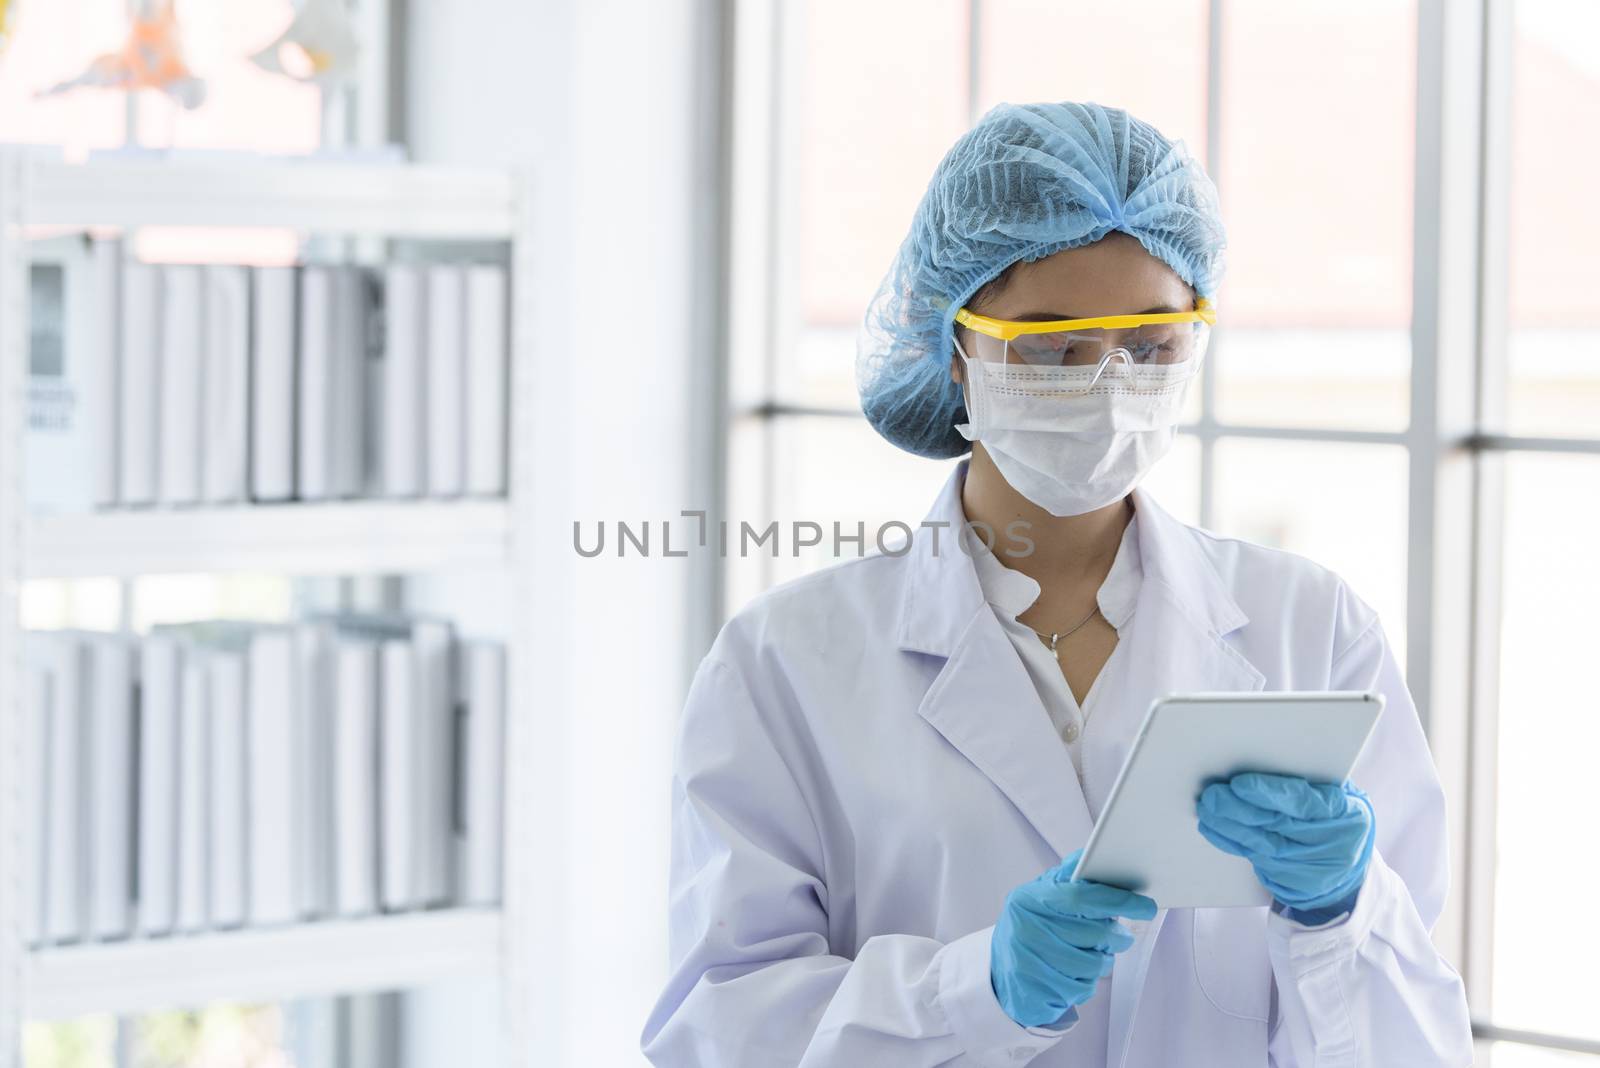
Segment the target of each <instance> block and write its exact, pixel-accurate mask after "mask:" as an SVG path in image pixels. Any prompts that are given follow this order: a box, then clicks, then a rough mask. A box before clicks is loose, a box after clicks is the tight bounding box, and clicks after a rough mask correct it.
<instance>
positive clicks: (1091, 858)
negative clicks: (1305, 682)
mask: <svg viewBox="0 0 1600 1068" xmlns="http://www.w3.org/2000/svg"><path fill="white" fill-rule="evenodd" d="M1382 710H1383V697H1382V695H1380V694H1371V693H1333V692H1327V693H1212V694H1190V695H1187V696H1183V697H1164V698H1161V699H1160V700H1158V701H1156V702H1155V703H1154V704H1152V705H1151V706H1150V712H1149V714H1148V715H1146V716H1145V719H1144V725H1143V726H1142V727H1140V728H1139V734H1138V737H1136V738H1135V739H1134V742H1133V747H1132V748H1131V749H1129V750H1128V759H1127V760H1125V761H1123V764H1122V770H1121V771H1120V772H1119V773H1118V774H1117V781H1116V782H1115V783H1114V784H1113V785H1112V787H1111V795H1110V797H1109V798H1107V800H1106V805H1105V808H1104V809H1103V810H1102V811H1101V813H1100V819H1099V821H1098V822H1096V823H1095V825H1094V830H1093V831H1092V832H1091V833H1090V835H1089V843H1088V845H1086V846H1084V849H1083V856H1082V858H1080V859H1079V861H1078V867H1077V870H1076V872H1075V877H1077V878H1081V879H1089V880H1092V881H1094V882H1098V883H1107V884H1109V885H1111V886H1121V887H1125V888H1127V889H1129V890H1137V891H1138V892H1139V893H1141V894H1144V895H1146V896H1147V897H1152V898H1154V899H1155V902H1156V904H1157V905H1158V906H1160V907H1162V908H1236V907H1244V906H1254V905H1265V904H1268V903H1270V902H1271V900H1272V898H1271V896H1270V895H1269V894H1268V893H1267V892H1266V891H1265V890H1264V889H1262V887H1261V884H1260V883H1259V882H1257V881H1256V876H1255V872H1254V870H1252V869H1251V867H1250V862H1249V861H1247V860H1245V859H1244V858H1243V857H1235V856H1232V855H1230V854H1227V853H1224V852H1222V850H1220V849H1218V848H1217V847H1216V846H1214V845H1212V844H1211V843H1210V842H1208V841H1206V840H1205V838H1204V837H1202V836H1201V834H1200V831H1199V829H1198V822H1199V817H1198V815H1197V813H1196V809H1195V803H1196V801H1198V800H1199V798H1200V791H1202V790H1203V789H1205V787H1206V786H1207V785H1208V784H1210V783H1213V782H1218V781H1222V780H1226V779H1229V778H1231V777H1232V776H1234V775H1235V774H1237V773H1239V772H1242V771H1269V772H1276V773H1277V774H1280V775H1299V776H1302V777H1304V778H1306V779H1309V780H1310V781H1312V782H1343V781H1344V779H1345V778H1346V777H1347V776H1349V774H1350V769H1351V768H1352V767H1353V766H1354V765H1355V762H1356V757H1358V756H1359V755H1360V754H1361V748H1362V746H1364V745H1365V744H1366V741H1367V736H1368V735H1370V734H1371V733H1372V728H1373V725H1374V724H1375V723H1377V721H1378V713H1379V712H1381V711H1382ZM1356 785H1358V786H1359V785H1360V784H1359V783H1357V784H1356Z"/></svg>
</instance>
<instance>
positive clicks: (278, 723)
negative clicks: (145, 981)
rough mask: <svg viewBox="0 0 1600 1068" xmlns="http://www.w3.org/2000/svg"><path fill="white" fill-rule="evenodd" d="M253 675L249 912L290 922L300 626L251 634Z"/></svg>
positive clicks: (259, 922)
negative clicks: (296, 632) (296, 641)
mask: <svg viewBox="0 0 1600 1068" xmlns="http://www.w3.org/2000/svg"><path fill="white" fill-rule="evenodd" d="M247 674H248V680H249V681H248V684H247V690H248V693H249V699H248V702H247V705H246V710H245V723H246V727H245V737H246V738H247V740H248V741H247V744H248V766H247V769H246V772H245V781H246V782H247V783H248V784H249V793H248V798H249V801H248V806H247V812H248V821H247V822H248V825H247V827H246V831H245V838H246V840H247V841H248V843H249V852H248V854H247V858H248V859H247V861H246V871H247V872H248V880H249V883H248V885H249V890H248V893H247V901H248V905H249V908H248V915H249V919H250V923H251V924H253V925H255V926H269V925H272V924H280V923H289V922H291V921H292V920H294V919H295V917H296V912H297V910H296V904H295V889H296V883H297V872H296V870H295V868H296V866H295V842H294V829H295V826H296V824H297V822H298V821H297V819H296V816H295V811H294V809H295V804H296V802H297V800H298V798H297V797H296V796H295V790H294V786H295V781H294V780H295V771H294V757H295V738H294V727H295V720H296V718H297V713H296V711H295V708H294V704H295V695H296V688H297V682H296V679H295V649H294V632H293V631H292V630H290V629H288V628H279V627H270V628H262V629H260V630H257V631H256V633H255V634H254V635H253V636H252V638H251V640H250V663H249V668H248V671H247Z"/></svg>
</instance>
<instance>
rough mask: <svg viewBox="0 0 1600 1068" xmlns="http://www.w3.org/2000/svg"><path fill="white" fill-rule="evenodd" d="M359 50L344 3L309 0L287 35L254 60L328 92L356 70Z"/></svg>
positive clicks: (341, 1) (298, 12) (269, 68)
mask: <svg viewBox="0 0 1600 1068" xmlns="http://www.w3.org/2000/svg"><path fill="white" fill-rule="evenodd" d="M359 51H360V48H359V45H358V43H357V41H356V31H355V27H354V26H352V25H351V22H350V13H349V11H348V10H347V9H346V8H345V6H344V3H343V0H305V3H304V4H303V5H302V6H301V8H300V10H299V11H297V12H296V13H295V16H294V21H293V22H291V23H290V24H289V28H288V29H286V30H284V31H283V35H282V36H281V37H279V38H278V39H277V40H276V41H274V42H272V43H271V44H270V45H268V46H267V47H266V48H263V49H262V50H261V51H259V52H257V53H256V54H255V55H253V56H251V57H250V59H251V61H252V62H254V63H255V64H256V65H257V66H259V67H261V68H262V69H263V70H269V71H271V72H272V73H274V74H281V75H283V76H284V77H286V78H293V79H294V80H295V81H298V82H310V83H313V84H316V85H319V86H321V87H322V88H324V89H326V88H328V87H329V86H331V85H334V84H336V83H338V82H340V81H343V80H344V79H345V78H346V77H348V76H349V75H350V74H351V73H353V72H354V71H355V66H356V56H357V54H358V53H359Z"/></svg>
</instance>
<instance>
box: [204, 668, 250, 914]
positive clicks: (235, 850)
mask: <svg viewBox="0 0 1600 1068" xmlns="http://www.w3.org/2000/svg"><path fill="white" fill-rule="evenodd" d="M208 663H209V667H210V672H209V676H210V677H209V680H208V681H209V686H208V689H209V691H210V693H209V698H210V716H209V718H210V721H211V723H210V726H211V732H210V733H211V753H210V757H211V760H210V764H211V766H210V775H209V780H210V781H209V785H210V788H211V820H210V823H211V826H210V841H209V842H208V843H207V847H208V850H207V851H208V852H209V854H210V869H211V870H210V873H209V875H210V878H209V883H210V897H211V900H210V904H211V916H210V921H211V925H212V926H213V927H237V926H238V925H240V924H242V923H243V922H244V919H245V892H246V891H245V864H246V860H245V858H246V852H245V835H246V807H247V804H248V802H247V799H246V795H245V781H246V776H247V775H248V768H247V764H246V761H245V699H246V691H245V675H246V668H245V654H244V653H243V652H240V651H238V650H235V649H214V650H212V651H211V652H210V654H209V657H208Z"/></svg>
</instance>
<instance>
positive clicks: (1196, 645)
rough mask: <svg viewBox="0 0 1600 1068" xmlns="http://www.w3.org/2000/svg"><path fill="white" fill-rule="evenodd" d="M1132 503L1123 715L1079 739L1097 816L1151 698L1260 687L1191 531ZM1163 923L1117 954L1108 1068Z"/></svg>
mask: <svg viewBox="0 0 1600 1068" xmlns="http://www.w3.org/2000/svg"><path fill="white" fill-rule="evenodd" d="M1134 506H1135V508H1136V510H1137V512H1138V516H1139V551H1140V557H1141V562H1142V564H1143V567H1144V581H1143V583H1142V584H1141V586H1140V592H1139V599H1138V602H1137V606H1136V607H1135V609H1134V613H1133V619H1132V621H1131V624H1132V625H1131V627H1130V628H1129V630H1130V633H1128V634H1127V635H1126V636H1125V638H1124V639H1123V640H1124V641H1126V642H1127V643H1128V644H1127V648H1125V649H1124V650H1122V653H1123V654H1124V655H1122V656H1121V657H1120V658H1119V660H1120V663H1119V664H1118V667H1117V672H1118V674H1117V677H1116V679H1115V682H1116V683H1117V686H1116V690H1115V692H1116V693H1117V695H1118V698H1119V699H1118V701H1117V706H1116V707H1117V709H1118V710H1119V712H1120V714H1119V715H1117V716H1116V717H1114V719H1113V720H1112V721H1111V722H1104V723H1098V724H1096V725H1095V727H1096V729H1094V730H1090V731H1088V732H1087V733H1086V734H1085V736H1084V745H1085V752H1084V766H1085V781H1084V790H1085V793H1086V794H1087V796H1088V798H1089V803H1090V806H1091V808H1092V809H1093V810H1094V811H1095V812H1097V813H1098V812H1099V811H1100V810H1101V808H1102V807H1103V806H1104V804H1105V801H1106V796H1107V795H1108V794H1109V792H1110V789H1111V785H1112V782H1113V780H1114V779H1115V777H1116V774H1117V772H1118V770H1120V769H1121V767H1122V761H1123V758H1124V757H1125V756H1126V755H1127V752H1128V749H1129V747H1130V746H1131V745H1132V743H1133V738H1134V736H1135V735H1136V734H1137V733H1138V730H1139V726H1140V725H1141V724H1142V723H1143V721H1144V716H1145V713H1146V712H1148V711H1149V709H1150V705H1151V703H1152V702H1153V701H1155V700H1156V699H1157V698H1160V697H1164V696H1167V695H1169V694H1177V693H1204V692H1211V693H1215V692H1225V691H1246V690H1260V689H1261V688H1262V687H1263V685H1264V684H1265V681H1266V680H1265V677H1264V676H1263V675H1262V674H1261V672H1260V671H1258V670H1257V669H1256V668H1255V666H1254V665H1252V664H1251V663H1250V662H1249V661H1248V660H1247V659H1245V657H1244V656H1243V655H1242V654H1241V653H1239V652H1238V650H1237V649H1235V648H1234V647H1233V646H1232V645H1230V644H1229V643H1228V642H1226V641H1225V640H1224V638H1223V636H1224V635H1226V634H1228V633H1229V632H1231V631H1233V630H1237V629H1238V628H1239V627H1242V626H1244V625H1245V623H1246V622H1248V620H1247V619H1246V617H1245V615H1244V613H1243V612H1242V611H1241V610H1240V609H1239V606H1238V604H1237V603H1236V602H1235V601H1234V600H1233V597H1232V595H1231V594H1230V593H1229V592H1228V590H1227V588H1226V587H1225V586H1224V585H1223V584H1222V580H1221V578H1220V576H1218V574H1217V572H1216V569H1215V568H1214V567H1213V566H1212V564H1211V561H1210V560H1209V559H1207V558H1206V556H1205V555H1204V554H1203V553H1202V552H1201V551H1200V549H1199V546H1198V543H1197V541H1196V537H1197V535H1196V534H1195V532H1194V531H1192V530H1191V529H1189V528H1188V527H1186V526H1185V525H1183V524H1182V523H1179V522H1178V521H1176V520H1175V519H1173V518H1172V517H1171V516H1169V515H1167V514H1166V513H1165V512H1164V511H1162V510H1161V508H1160V507H1159V506H1158V505H1157V504H1156V503H1155V501H1154V500H1152V499H1151V498H1150V497H1149V495H1148V494H1146V493H1144V492H1143V491H1140V490H1136V491H1135V493H1134ZM1106 681H1107V682H1110V681H1113V680H1111V679H1108V680H1106ZM1101 711H1102V714H1103V713H1104V711H1106V709H1105V708H1104V707H1103V706H1102V710H1101ZM1157 904H1159V902H1158V903H1157ZM1166 917H1167V910H1165V909H1162V910H1160V911H1159V912H1157V914H1156V918H1155V919H1154V920H1151V921H1150V922H1149V923H1148V924H1141V925H1136V927H1143V930H1136V931H1135V934H1136V936H1137V941H1136V942H1135V943H1134V946H1133V948H1131V949H1129V950H1128V951H1127V952H1125V953H1122V954H1119V955H1118V957H1117V962H1116V965H1115V967H1114V969H1113V971H1112V976H1111V1017H1110V1027H1109V1033H1108V1036H1107V1042H1108V1049H1107V1059H1106V1063H1107V1064H1108V1065H1110V1066H1111V1068H1121V1066H1122V1065H1123V1064H1124V1062H1125V1060H1126V1058H1127V1055H1128V1049H1129V1043H1130V1040H1131V1038H1132V1036H1133V1027H1134V1019H1135V1016H1136V1014H1137V1010H1138V1005H1139V999H1140V995H1141V994H1142V993H1143V990H1144V984H1145V982H1146V980H1147V979H1148V976H1149V970H1150V957H1151V954H1152V952H1153V951H1154V948H1155V942H1156V938H1157V936H1158V935H1159V934H1160V932H1161V927H1162V925H1163V923H1164V922H1165V920H1166Z"/></svg>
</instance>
